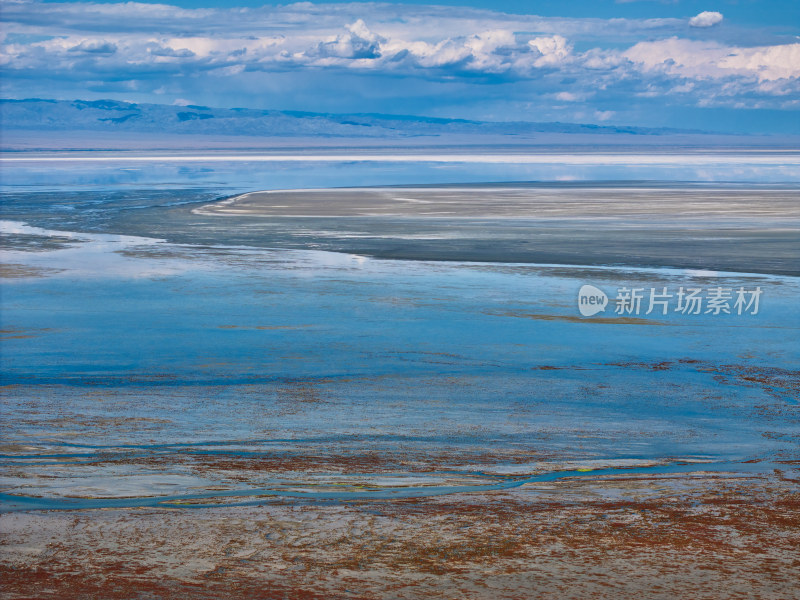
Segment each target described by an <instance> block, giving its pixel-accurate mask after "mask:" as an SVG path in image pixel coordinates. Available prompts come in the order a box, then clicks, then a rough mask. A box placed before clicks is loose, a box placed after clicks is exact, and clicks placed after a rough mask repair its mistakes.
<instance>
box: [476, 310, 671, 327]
mask: <svg viewBox="0 0 800 600" xmlns="http://www.w3.org/2000/svg"><path fill="white" fill-rule="evenodd" d="M484 314H487V315H492V316H496V317H517V318H521V319H535V320H537V321H562V322H565V323H590V324H591V323H595V324H604V325H661V326H665V325H667V323H664V322H663V321H656V320H654V319H640V318H638V317H579V316H577V315H552V314H541V313H526V312H519V311H506V312H497V311H484Z"/></svg>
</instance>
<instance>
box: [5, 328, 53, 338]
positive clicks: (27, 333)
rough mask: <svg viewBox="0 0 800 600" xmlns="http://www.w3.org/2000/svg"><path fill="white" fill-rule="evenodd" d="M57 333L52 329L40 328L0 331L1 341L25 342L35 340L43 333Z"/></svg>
mask: <svg viewBox="0 0 800 600" xmlns="http://www.w3.org/2000/svg"><path fill="white" fill-rule="evenodd" d="M50 331H55V330H54V329H52V328H50V327H40V328H38V329H14V328H7V329H0V340H23V339H28V338H33V337H36V336H38V335H41V334H42V333H47V332H50Z"/></svg>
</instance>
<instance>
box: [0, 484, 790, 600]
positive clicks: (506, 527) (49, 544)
mask: <svg viewBox="0 0 800 600" xmlns="http://www.w3.org/2000/svg"><path fill="white" fill-rule="evenodd" d="M563 483H564V485H559V486H552V485H551V484H535V485H531V486H526V487H525V488H523V489H519V490H513V491H499V492H493V493H484V494H458V495H451V496H444V497H438V498H427V499H425V498H423V499H406V500H398V501H357V502H344V503H337V504H331V503H315V502H296V501H281V500H275V501H271V502H270V503H268V504H266V505H263V506H249V507H230V508H211V509H191V510H190V509H177V508H172V509H168V508H149V509H139V510H100V511H65V512H43V513H42V512H40V513H14V514H6V515H3V516H2V517H0V520H1V522H2V523H1V526H0V530H1V531H2V545H0V573H1V574H2V577H3V589H4V592H3V595H4V597H5V598H9V599H12V598H30V597H37V598H47V597H52V598H59V599H64V600H71V599H73V598H133V597H158V598H185V597H192V598H227V597H236V598H245V599H249V598H254V599H255V598H290V599H295V598H296V599H306V598H334V599H338V598H364V599H367V598H369V599H374V598H405V599H423V598H425V599H427V598H466V599H476V600H477V599H487V600H489V599H491V600H496V599H497V600H504V599H513V600H516V599H522V598H539V597H542V598H566V599H572V598H575V599H577V598H602V599H605V598H608V599H614V600H616V599H617V598H621V597H622V598H625V597H641V598H664V599H667V598H670V599H671V598H676V597H683V598H690V597H691V598H700V597H702V598H742V599H745V598H747V599H760V598H764V599H767V598H793V597H796V582H797V579H798V575H800V491H798V488H797V485H796V484H795V483H793V482H790V481H786V480H782V479H780V478H779V477H776V476H774V475H768V474H764V475H758V476H736V475H732V476H730V477H720V476H710V475H709V476H704V475H698V474H695V475H693V476H691V477H684V476H679V475H671V476H669V477H666V478H665V477H652V478H648V477H641V476H636V477H633V478H626V477H614V478H613V479H611V478H610V479H602V480H601V479H596V480H591V479H583V480H580V479H574V480H571V481H569V482H563Z"/></svg>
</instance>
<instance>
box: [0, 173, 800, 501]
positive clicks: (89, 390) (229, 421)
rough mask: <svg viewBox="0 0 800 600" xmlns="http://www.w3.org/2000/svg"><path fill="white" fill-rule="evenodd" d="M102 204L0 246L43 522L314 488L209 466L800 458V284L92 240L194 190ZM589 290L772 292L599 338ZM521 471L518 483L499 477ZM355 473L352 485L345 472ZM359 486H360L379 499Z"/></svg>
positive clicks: (10, 342) (610, 330)
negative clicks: (90, 501)
mask: <svg viewBox="0 0 800 600" xmlns="http://www.w3.org/2000/svg"><path fill="white" fill-rule="evenodd" d="M370 168H372V167H370ZM153 176H154V177H155V176H157V175H153ZM293 176H297V175H296V174H295V175H293ZM187 177H188V176H187ZM366 178H367V179H368V177H366ZM96 181H97V180H95V182H96ZM339 181H340V182H341V178H340V180H339ZM95 185H97V183H95ZM23 188H24V186H23ZM7 189H8V188H7ZM100 193H101V194H106V199H105V200H104V201H102V202H98V203H96V204H94V205H92V204H86V203H83V204H82V202H84V201H85V199H86V196H82V195H81V194H80V193H72V192H70V193H67V192H66V191H65V192H64V194H62V195H58V194H55V193H54V192H52V191H48V192H46V193H44V194H43V193H41V192H32V191H31V189H30V188H25V189H22V188H15V189H13V190H12V191H11V192H9V195H8V196H7V202H6V204H5V207H4V214H5V215H6V216H13V218H14V221H7V222H4V225H3V227H4V231H6V232H8V235H9V238H10V239H11V240H12V241H13V240H15V239H16V240H20V239H22V237H23V236H25V235H28V236H32V238H31V239H33V240H34V242H33V244H34V246H35V245H36V244H39V247H33V248H32V247H27V248H23V249H20V248H19V247H18V246H14V245H13V244H12V247H11V249H9V250H7V251H5V252H4V259H3V260H4V262H6V263H11V264H13V265H17V267H18V268H23V270H24V269H28V271H27V273H28V274H29V275H32V274H34V271H35V270H36V269H40V271H38V272H36V274H37V276H21V277H12V278H5V279H4V280H3V289H2V330H3V337H4V339H3V342H2V357H0V360H1V361H2V371H3V384H4V386H5V387H4V393H3V398H2V414H3V415H4V418H3V420H2V426H1V427H2V443H3V445H4V446H3V447H4V448H5V450H4V451H3V452H2V456H0V459H1V460H2V464H3V470H2V473H3V477H2V480H0V481H1V482H2V483H1V484H0V486H1V487H0V490H2V492H3V493H4V494H6V495H5V496H3V497H2V498H0V501H2V502H3V503H4V504H5V505H6V506H7V507H11V506H12V505H13V506H16V502H17V500H14V498H12V497H11V496H9V495H8V494H13V495H16V496H41V497H43V498H50V499H53V500H52V501H51V500H47V501H42V503H41V506H39V505H36V506H37V507H40V508H45V507H47V508H55V507H57V500H55V499H58V498H64V497H66V496H79V497H84V496H85V497H134V498H147V497H151V496H158V497H173V498H183V497H190V496H191V493H192V490H197V489H201V490H208V489H209V488H213V489H217V488H218V487H219V486H223V487H225V486H227V489H228V491H226V492H225V494H220V495H227V496H235V495H236V494H235V493H234V492H235V491H236V490H238V491H242V490H245V491H246V490H248V489H250V490H263V489H272V490H273V491H274V490H276V489H283V492H281V493H286V494H289V495H291V494H292V493H296V491H297V488H298V486H301V487H302V486H303V485H306V486H312V487H313V486H318V485H322V484H319V483H318V482H314V481H313V480H312V479H313V478H312V477H311V476H312V475H314V476H316V475H320V474H321V475H326V474H325V472H320V473H318V472H316V471H315V472H313V473H312V472H302V473H293V475H292V477H291V478H290V479H291V481H290V484H291V485H290V487H291V490H294V491H291V490H290V491H286V490H285V489H284V488H285V486H286V485H289V484H287V483H286V482H284V481H283V480H281V481H278V480H277V479H275V477H276V475H275V474H270V473H269V472H263V473H262V472H260V473H259V474H258V475H253V474H252V473H249V474H248V475H247V478H246V481H245V484H246V485H243V484H242V483H241V481H242V480H241V479H235V478H232V477H233V476H232V474H231V472H229V471H224V470H220V469H217V470H215V469H208V468H206V467H204V468H202V469H201V468H200V467H199V466H198V462H202V461H205V460H207V459H208V460H211V459H213V460H219V459H220V457H223V458H237V459H241V458H247V459H248V460H252V461H256V462H257V461H259V460H261V459H264V460H266V459H274V458H275V457H276V456H277V457H286V458H287V459H291V458H292V457H307V456H308V455H313V456H316V457H323V458H325V457H327V458H331V457H360V456H364V455H369V456H370V457H378V459H380V460H379V461H383V463H385V464H384V467H385V468H384V470H386V469H388V470H389V471H390V472H393V473H399V476H400V477H401V479H402V478H403V477H409V476H410V474H411V473H412V472H422V473H425V475H424V478H426V477H427V478H441V477H445V479H444V480H441V481H440V480H439V479H436V480H435V481H431V483H430V484H429V487H427V488H426V490H427V491H425V492H424V493H426V494H427V493H434V492H435V491H436V490H438V491H439V492H441V493H445V492H447V493H450V492H453V491H469V490H471V489H473V488H474V489H475V490H478V489H488V488H485V487H484V486H487V485H488V486H493V485H502V486H507V485H508V486H512V485H518V484H519V482H521V481H523V480H524V479H525V478H531V477H535V476H540V475H541V474H542V473H547V472H561V471H564V470H565V469H566V470H567V471H569V469H570V468H577V467H578V466H580V465H581V464H592V465H593V468H601V467H603V466H608V467H614V466H619V465H620V464H623V463H624V461H633V463H631V464H628V463H624V464H626V465H627V466H636V465H639V466H642V465H644V466H648V465H649V466H652V465H666V464H671V463H673V462H674V461H676V460H686V459H691V460H701V461H712V462H723V463H725V464H726V465H727V466H726V468H729V469H733V470H736V468H739V467H741V468H742V469H744V468H745V467H744V466H743V465H741V461H744V460H753V459H757V460H760V461H764V462H762V463H760V464H761V465H762V468H764V469H769V468H771V466H772V465H773V462H774V461H776V460H777V461H786V460H798V459H800V455H799V453H798V439H800V419H798V416H800V414H799V413H798V403H797V401H798V397H797V391H798V375H797V365H798V353H799V349H798V345H797V338H798V331H800V315H799V314H798V311H797V298H798V297H800V293H799V292H800V280H799V279H798V278H793V277H779V276H763V275H747V274H732V273H707V272H696V271H688V270H681V269H644V268H643V269H636V268H625V269H622V268H612V267H607V268H601V267H581V266H575V267H564V266H547V265H519V264H517V265H509V264H498V263H458V262H450V263H440V262H420V261H391V260H380V259H370V258H365V257H361V256H354V255H346V254H336V253H329V252H318V251H313V250H285V249H269V248H251V247H239V246H227V245H225V244H224V243H223V242H221V243H219V244H203V245H200V244H178V243H169V242H163V241H158V240H155V239H151V238H143V237H135V236H127V237H126V236H120V235H112V234H108V233H87V232H97V231H115V230H116V231H117V232H119V233H126V230H124V227H123V228H122V229H120V228H121V226H123V225H124V224H125V223H126V222H128V221H130V222H131V223H133V222H138V221H137V220H139V215H141V214H145V213H147V211H150V210H154V209H153V206H154V205H155V204H159V203H160V204H162V205H163V204H170V203H175V202H180V201H181V198H184V197H185V196H184V195H182V194H183V192H180V191H177V192H176V191H174V190H173V191H165V192H163V195H159V192H157V191H153V190H151V191H148V192H147V194H144V195H140V196H137V193H138V192H136V191H135V190H134V189H133V188H131V187H129V186H128V187H126V185H123V184H120V183H119V182H118V181H114V182H113V185H112V186H111V187H109V189H108V191H107V192H100ZM191 193H192V194H196V191H193V192H191ZM216 194H218V191H214V192H210V191H209V192H202V194H201V200H202V201H207V200H208V198H209V197H212V196H214V195H216ZM142 197H145V198H146V201H145V202H141V200H142ZM193 197H194V198H195V200H194V201H198V200H197V197H196V196H193ZM137 198H138V200H137ZM154 198H155V199H156V200H157V201H156V202H153V199H154ZM70 207H71V208H70ZM63 215H67V217H65V216H63ZM26 216H27V218H26ZM60 221H65V222H66V223H69V224H72V225H73V226H70V225H69V224H67V225H65V226H63V227H58V226H57V224H58V223H59V222H60ZM23 222H25V223H29V224H31V225H37V226H43V227H47V228H48V229H44V230H40V229H35V228H30V227H29V226H26V225H22V224H21V223H23ZM137 227H139V226H138V225H137ZM163 227H164V228H165V229H168V228H169V223H168V222H165V223H163ZM56 229H58V230H61V231H63V230H67V231H69V230H72V231H83V232H84V233H79V234H73V235H72V237H71V238H70V239H67V240H66V241H64V240H62V241H61V242H60V243H61V246H59V247H57V248H54V247H49V246H46V244H44V243H43V242H42V240H48V239H51V240H52V239H56V238H58V237H59V236H62V237H63V235H64V234H62V233H58V232H56V231H54V230H56ZM137 231H138V229H137ZM37 240H38V241H37ZM31 250H35V251H31ZM20 266H21V267H20ZM42 269H43V270H42ZM22 274H23V275H25V273H22ZM585 283H589V284H593V285H596V286H597V287H599V288H601V289H603V290H604V291H606V292H607V293H608V294H609V295H610V296H612V297H613V296H614V295H615V293H616V290H617V289H618V288H620V287H623V286H629V287H631V286H639V287H645V288H650V287H653V288H661V287H664V286H666V287H668V288H670V289H672V290H675V289H677V288H678V287H679V286H696V287H703V288H708V287H711V286H715V287H716V286H719V285H721V286H724V287H731V288H736V287H739V286H744V287H745V288H748V289H752V288H755V287H756V286H760V287H761V288H762V289H763V295H762V298H761V306H760V310H759V313H758V314H757V315H748V314H745V315H735V314H734V315H724V314H723V315H710V314H709V315H706V314H701V315H682V314H676V313H674V312H670V313H669V314H668V315H666V316H662V315H657V316H656V315H650V316H644V315H639V319H638V320H634V321H632V322H624V321H613V317H614V314H613V310H611V309H609V311H607V313H605V314H604V315H599V316H598V318H594V320H593V318H586V319H582V318H580V314H579V312H578V307H577V294H578V289H579V288H580V287H581V285H583V284H585ZM604 317H605V318H607V319H608V320H607V321H604V320H603V318H604ZM209 457H210V458H209ZM587 461H588V462H587ZM620 461H622V462H620ZM731 463H735V464H739V467H736V466H735V465H734V466H731V465H730V464H731ZM404 465H405V466H404ZM409 465H411V466H409ZM412 467H413V468H412ZM690 468H694V467H691V466H690ZM698 468H699V467H698ZM707 468H711V467H710V466H709V467H707ZM748 468H752V467H748ZM382 472H383V471H382ZM511 472H513V473H514V474H515V477H516V478H515V479H513V481H512V480H505V479H504V480H503V481H502V482H501V483H500V484H498V483H496V482H495V483H492V480H493V478H495V477H497V476H498V474H501V475H502V474H504V473H506V474H507V473H511ZM447 473H450V474H449V475H447V476H445V475H446V474H447ZM328 475H330V474H328ZM348 475H349V476H352V477H358V476H359V472H358V471H356V470H353V471H352V472H350V473H341V472H338V471H337V476H348ZM562 475H563V474H562ZM560 476H561V475H560ZM424 478H423V479H424ZM235 481H238V482H239V483H238V484H236V485H235V484H234V482H235ZM514 482H516V483H514ZM351 483H352V482H351ZM423 483H424V482H423ZM248 486H249V487H248ZM281 486H283V487H281ZM375 486H377V487H378V488H380V490H378V491H375V490H372V491H371V492H369V493H372V494H378V495H379V496H380V494H390V495H391V494H392V493H394V492H392V491H391V490H392V489H394V487H393V486H391V485H388V484H385V485H384V484H380V483H377V484H375ZM323 487H324V486H323ZM400 487H401V488H402V489H404V490H406V491H407V490H408V488H409V487H413V488H415V489H416V488H417V487H419V486H418V485H417V484H408V485H401V486H400ZM314 489H316V488H314ZM381 490H382V491H381ZM229 492H230V493H229ZM418 492H419V490H418ZM418 492H414V493H418ZM254 493H256V492H253V491H251V492H246V493H245V492H242V494H241V495H248V494H249V495H252V494H254ZM303 493H305V492H303ZM309 493H312V495H313V494H319V497H321V498H334V497H341V498H345V497H348V498H349V497H350V496H348V494H355V495H358V494H361V493H365V494H366V492H362V491H352V490H350V491H347V492H341V493H340V492H335V491H334V492H331V491H329V490H328V489H327V488H326V489H325V490H322V491H320V490H316V491H314V490H312V492H309ZM420 493H421V492H420ZM209 494H211V495H212V496H213V495H214V494H213V492H207V493H206V492H203V493H202V494H201V495H200V496H197V497H198V498H204V497H208V495H209ZM337 494H340V495H339V496H337ZM341 494H344V495H341ZM301 495H302V494H301ZM368 496H369V494H367V495H365V496H362V497H368ZM146 502H151V501H150V500H147V501H145V500H142V501H141V502H140V504H137V502H136V501H133V504H130V502H129V503H128V504H127V505H141V504H144V503H146ZM53 503H55V504H53ZM30 506H31V507H32V506H34V505H30ZM63 507H65V508H66V507H68V506H67V505H66V504H65V505H63Z"/></svg>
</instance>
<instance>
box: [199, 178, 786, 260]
mask: <svg viewBox="0 0 800 600" xmlns="http://www.w3.org/2000/svg"><path fill="white" fill-rule="evenodd" d="M193 213H194V214H195V215H198V216H206V217H208V216H212V217H225V218H226V219H227V220H228V222H229V223H230V225H231V227H232V228H233V229H235V230H236V233H233V234H231V235H234V236H235V237H236V238H237V239H238V240H239V241H240V242H243V243H244V242H246V241H247V239H248V238H247V236H248V234H249V235H250V236H251V237H254V235H253V233H250V232H252V231H253V228H257V229H258V230H259V232H260V234H261V235H262V236H268V237H270V238H272V239H275V240H276V241H278V243H289V244H291V243H294V244H296V245H299V244H305V245H313V247H317V248H320V249H324V250H332V251H337V252H350V253H355V254H363V255H366V256H374V257H380V258H400V259H416V260H448V261H490V262H519V263H538V264H583V265H626V266H640V267H642V266H644V267H686V268H698V269H709V270H723V271H738V272H754V273H773V274H783V275H798V274H800V267H798V264H800V263H798V261H797V257H798V256H800V190H797V189H794V188H784V189H781V188H780V187H779V188H778V189H775V188H772V187H769V186H765V187H761V188H757V187H756V188H751V189H747V188H742V187H729V188H724V187H703V186H684V187H679V186H673V187H670V186H658V185H648V184H646V183H644V184H640V185H632V184H625V185H618V186H615V185H613V184H604V185H603V186H592V185H589V184H586V185H569V184H565V185H550V186H548V185H536V184H530V185H528V186H519V185H505V186H504V185H492V186H480V185H475V186H458V187H446V186H441V187H408V188H370V189H358V188H356V189H337V190H299V191H276V192H254V193H248V194H243V195H240V196H236V197H233V198H230V199H227V200H223V201H221V202H216V203H213V204H208V205H205V206H203V207H200V208H195V209H193ZM259 221H260V223H259ZM286 238H291V241H288V242H287V240H286Z"/></svg>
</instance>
